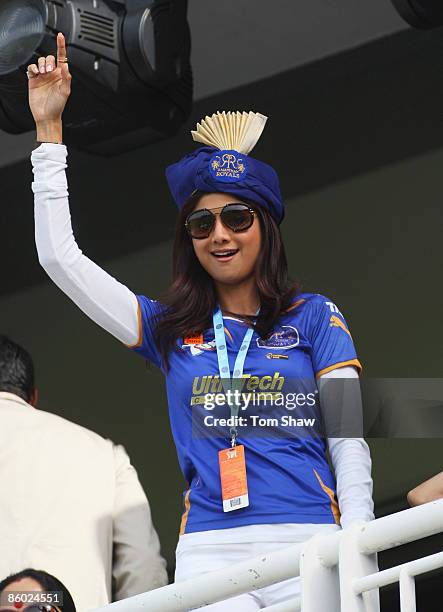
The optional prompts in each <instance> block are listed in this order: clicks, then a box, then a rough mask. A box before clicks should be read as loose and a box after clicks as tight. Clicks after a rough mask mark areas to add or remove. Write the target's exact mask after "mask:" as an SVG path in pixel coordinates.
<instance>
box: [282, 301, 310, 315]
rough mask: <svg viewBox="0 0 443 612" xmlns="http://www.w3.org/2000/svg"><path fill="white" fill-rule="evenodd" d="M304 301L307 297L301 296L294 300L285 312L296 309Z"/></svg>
mask: <svg viewBox="0 0 443 612" xmlns="http://www.w3.org/2000/svg"><path fill="white" fill-rule="evenodd" d="M303 302H306V300H305V298H300V299H299V300H297V301H296V302H294V303H293V304H292V305H291V306H289V308H287V309H286V310H285V312H289V311H290V310H294V308H297V306H300V304H303Z"/></svg>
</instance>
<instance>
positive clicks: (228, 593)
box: [94, 544, 302, 612]
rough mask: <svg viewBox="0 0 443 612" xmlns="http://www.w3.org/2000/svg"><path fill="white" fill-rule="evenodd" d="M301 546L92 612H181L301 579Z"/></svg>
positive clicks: (278, 551)
mask: <svg viewBox="0 0 443 612" xmlns="http://www.w3.org/2000/svg"><path fill="white" fill-rule="evenodd" d="M301 550H302V544H294V545H292V546H288V547H287V548H282V549H279V550H276V551H273V552H271V553H269V554H266V555H260V556H258V557H255V558H253V559H248V560H247V561H242V562H241V563H237V564H235V565H230V566H228V567H226V568H223V569H221V570H216V571H214V572H208V573H206V574H202V575H201V576H198V577H197V578H192V579H190V580H185V581H183V582H176V583H174V584H168V585H167V586H165V587H162V588H160V589H155V590H154V591H149V592H148V593H141V594H140V595H135V596H134V597H129V598H127V599H122V600H121V601H116V602H114V603H111V604H108V605H107V606H103V607H102V608H97V609H96V610H95V611H94V612H144V611H145V610H146V611H147V610H149V612H183V611H184V610H189V608H195V607H199V606H207V605H209V604H211V603H215V602H217V601H221V600H224V599H228V598H230V597H233V596H234V595H240V594H241V593H247V592H249V591H254V590H256V589H261V588H263V587H265V586H269V585H271V584H275V583H276V582H282V581H283V580H288V579H289V578H295V577H297V576H299V575H300V553H301Z"/></svg>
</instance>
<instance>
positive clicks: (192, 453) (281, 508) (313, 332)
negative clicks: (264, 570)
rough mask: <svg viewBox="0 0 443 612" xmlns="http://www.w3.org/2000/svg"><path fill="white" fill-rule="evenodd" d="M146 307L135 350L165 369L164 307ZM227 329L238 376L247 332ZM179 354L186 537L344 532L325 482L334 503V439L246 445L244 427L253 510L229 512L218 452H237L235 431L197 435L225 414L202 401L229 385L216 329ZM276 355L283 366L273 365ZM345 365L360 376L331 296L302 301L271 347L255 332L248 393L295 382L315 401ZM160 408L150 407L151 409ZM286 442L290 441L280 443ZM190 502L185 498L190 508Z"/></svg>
mask: <svg viewBox="0 0 443 612" xmlns="http://www.w3.org/2000/svg"><path fill="white" fill-rule="evenodd" d="M138 301H139V305H140V310H141V319H142V341H141V345H140V346H139V347H137V348H134V349H133V350H134V351H135V352H136V353H138V354H140V355H141V356H143V357H144V358H146V359H149V360H150V361H152V362H153V363H155V364H156V365H158V366H160V361H161V360H160V355H159V352H158V350H157V347H156V346H155V344H154V341H153V334H152V330H153V326H154V325H155V320H156V317H157V315H158V314H159V313H161V312H162V309H163V308H164V307H163V305H162V304H161V303H159V302H155V301H153V300H149V299H148V298H146V297H144V296H138ZM223 323H224V328H225V337H226V347H227V351H228V361H229V366H230V368H231V371H232V369H233V366H234V361H235V358H236V356H237V354H238V351H239V348H240V346H241V344H242V341H243V338H244V335H245V331H246V329H247V326H246V325H245V324H244V323H242V322H240V321H238V320H234V319H232V318H229V317H224V318H223ZM177 346H178V348H179V349H180V350H178V351H177V350H174V351H172V352H171V353H170V371H169V372H168V373H167V374H166V373H165V372H164V374H165V375H166V389H167V396H168V405H169V416H170V422H171V429H172V434H173V437H174V442H175V445H176V449H177V455H178V459H179V463H180V467H181V469H182V472H183V475H184V477H185V479H186V481H187V482H188V483H189V487H190V489H189V490H190V493H189V495H188V497H187V503H186V504H185V506H184V510H185V514H184V516H185V518H186V520H183V527H184V533H191V532H196V531H205V530H209V529H223V528H229V527H238V526H241V525H251V524H263V523H335V522H336V521H335V519H334V514H333V509H332V506H331V499H330V497H329V495H328V494H327V492H326V491H325V490H324V488H323V487H322V486H321V484H320V482H319V479H318V477H317V475H316V473H317V474H318V476H319V477H320V478H321V480H322V482H323V484H324V485H325V486H326V487H329V489H331V490H332V492H333V493H334V495H335V491H336V488H335V487H336V484H335V479H334V475H333V474H332V472H331V470H330V468H329V465H328V461H327V459H326V453H325V451H326V443H325V440H324V439H323V438H319V437H312V436H311V437H288V436H287V435H285V433H287V432H285V430H284V429H283V428H280V432H279V431H273V432H272V434H273V435H272V436H271V435H268V431H267V430H266V429H264V430H263V431H264V433H263V435H261V436H259V437H258V436H256V435H255V436H250V435H246V434H245V435H243V436H242V431H241V428H238V429H239V431H238V434H239V439H238V443H239V444H243V445H244V447H245V457H246V471H247V478H248V488H249V506H248V507H247V508H242V509H240V510H234V511H232V512H227V513H224V512H223V504H222V496H221V486H220V475H219V465H218V452H219V451H220V450H222V449H224V448H227V447H228V446H229V427H223V426H222V427H220V430H219V431H215V432H214V435H211V436H202V435H199V433H200V432H199V431H198V429H197V428H196V423H198V422H199V421H198V419H199V418H200V417H201V415H205V414H213V415H214V416H215V414H216V411H217V409H214V410H212V411H210V412H208V410H207V407H205V406H204V405H203V404H202V402H201V401H200V400H202V399H203V397H204V395H205V394H206V393H208V391H210V390H211V391H214V390H218V389H217V385H218V384H219V383H220V377H219V369H218V360H217V351H216V345H215V333H214V329H213V328H212V327H211V328H209V329H206V330H203V343H202V344H199V345H189V344H185V343H184V339H183V338H180V339H179V340H178V341H177ZM276 354H277V355H282V356H284V357H283V358H282V359H276V358H270V357H269V356H270V355H274V357H275V355H276ZM346 363H347V364H352V365H355V366H356V367H357V368H358V369H361V366H360V363H359V362H358V360H357V356H356V352H355V348H354V344H353V342H352V338H351V335H350V333H349V331H348V328H347V325H346V321H345V319H344V318H343V315H342V314H341V313H340V311H339V310H338V308H337V307H336V306H335V304H333V302H332V301H330V300H329V299H328V298H327V297H325V296H323V295H320V294H314V293H300V294H299V295H297V297H296V298H295V299H294V303H293V306H292V307H291V308H290V309H288V311H287V312H286V313H285V314H284V315H283V316H282V317H281V318H280V320H279V322H278V324H277V326H276V328H275V332H274V334H272V335H271V336H270V337H269V338H268V339H267V340H266V341H263V340H261V339H260V338H259V337H258V335H257V334H256V333H255V332H254V334H253V336H252V339H251V344H250V347H249V350H248V352H247V355H246V359H245V364H244V373H243V379H244V387H243V389H244V390H247V391H250V390H251V389H253V388H256V389H258V390H261V389H265V388H268V389H272V388H273V385H274V381H279V380H281V379H285V380H286V381H291V380H294V379H296V380H297V383H298V381H299V380H300V381H302V382H303V383H304V384H305V385H306V386H307V387H308V388H309V389H308V390H311V391H313V392H315V390H316V389H317V384H316V376H318V375H320V374H321V373H322V371H324V370H325V369H328V368H331V369H333V368H334V366H335V367H339V366H340V365H344V364H346ZM276 388H278V387H276ZM152 409H153V407H152V405H150V403H149V402H147V405H146V410H152ZM218 410H219V414H221V415H222V416H223V417H229V414H230V411H229V407H228V406H222V407H220V408H219V409H218ZM248 410H249V409H248ZM267 410H268V409H267ZM275 410H276V408H275V407H274V406H272V407H270V408H269V411H270V412H269V413H266V414H268V415H270V416H272V415H273V414H274V412H271V411H275ZM284 410H285V411H286V408H285V409H284ZM316 411H317V407H315V406H314V407H312V405H306V407H305V408H300V407H299V406H297V408H296V409H295V410H293V411H291V412H290V414H291V415H294V416H297V417H299V416H303V417H304V416H311V417H312V416H315V417H317V416H318V414H317V412H316ZM240 412H241V411H240ZM244 414H246V413H244ZM288 414H289V413H288ZM279 433H280V434H282V435H280V436H279V435H274V434H279ZM189 490H188V491H189ZM185 498H186V492H185V493H184V501H185ZM188 505H189V509H188V512H186V507H187V506H188Z"/></svg>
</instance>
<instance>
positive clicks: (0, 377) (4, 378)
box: [0, 334, 34, 402]
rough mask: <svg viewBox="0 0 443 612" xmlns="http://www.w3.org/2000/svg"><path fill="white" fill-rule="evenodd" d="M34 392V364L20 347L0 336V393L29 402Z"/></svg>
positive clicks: (26, 352)
mask: <svg viewBox="0 0 443 612" xmlns="http://www.w3.org/2000/svg"><path fill="white" fill-rule="evenodd" d="M33 390H34V364H33V362H32V358H31V355H30V354H29V353H28V351H26V350H25V349H24V348H23V347H22V346H20V345H19V344H17V343H16V342H14V341H13V340H11V339H10V338H8V337H7V336H5V335H3V334H0V391H7V392H8V393H14V394H15V395H18V396H19V397H21V398H22V399H24V400H25V402H29V400H30V399H31V396H32V392H33Z"/></svg>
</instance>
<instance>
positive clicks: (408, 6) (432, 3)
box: [392, 0, 443, 30]
mask: <svg viewBox="0 0 443 612" xmlns="http://www.w3.org/2000/svg"><path fill="white" fill-rule="evenodd" d="M392 4H393V5H394V6H395V8H396V9H397V11H398V12H399V13H400V15H401V16H402V17H403V19H404V20H405V21H407V22H408V23H409V25H411V26H413V27H414V28H420V29H422V30H429V29H431V28H438V27H440V26H442V25H443V1H442V0H392Z"/></svg>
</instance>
